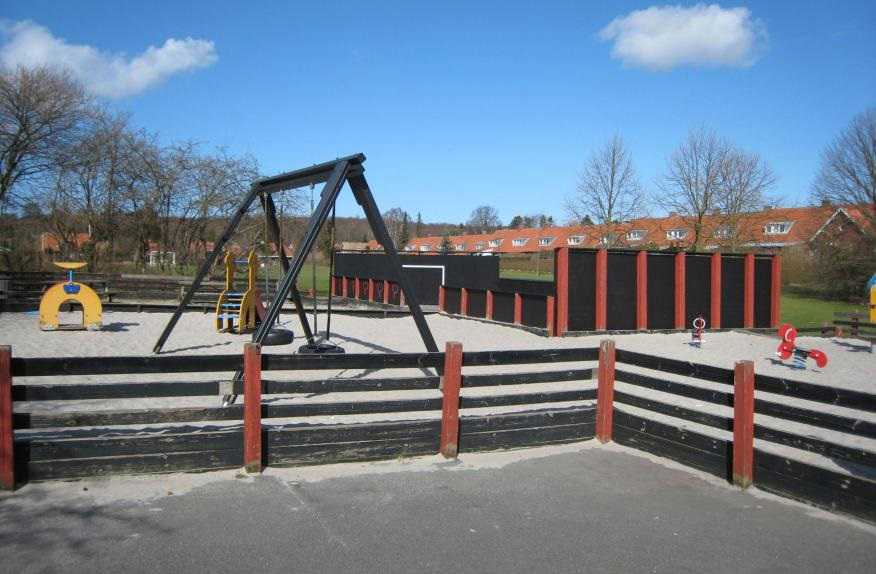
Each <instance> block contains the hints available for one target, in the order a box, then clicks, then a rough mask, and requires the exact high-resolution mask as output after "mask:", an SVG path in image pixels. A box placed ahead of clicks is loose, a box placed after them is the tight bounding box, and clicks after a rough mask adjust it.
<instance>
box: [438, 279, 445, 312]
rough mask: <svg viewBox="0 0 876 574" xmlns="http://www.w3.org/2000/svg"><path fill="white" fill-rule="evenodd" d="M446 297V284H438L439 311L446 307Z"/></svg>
mask: <svg viewBox="0 0 876 574" xmlns="http://www.w3.org/2000/svg"><path fill="white" fill-rule="evenodd" d="M444 297H445V294H444V285H439V286H438V310H439V311H444V310H445V309H444Z"/></svg>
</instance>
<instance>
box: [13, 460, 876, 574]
mask: <svg viewBox="0 0 876 574" xmlns="http://www.w3.org/2000/svg"><path fill="white" fill-rule="evenodd" d="M397 464H398V472H385V471H384V472H381V473H365V474H359V475H353V476H340V477H336V478H327V479H324V480H319V481H299V480H294V478H292V477H294V476H295V475H294V473H285V474H282V473H281V474H276V475H274V474H269V475H265V476H260V477H258V478H255V479H238V478H234V477H233V476H231V477H228V475H226V478H223V479H221V480H215V481H207V482H206V483H205V484H203V485H201V486H198V487H196V488H193V489H191V490H189V491H187V492H185V493H183V494H173V495H170V494H167V495H165V496H161V497H157V498H152V499H149V500H145V501H139V502H135V501H131V500H122V499H119V500H101V501H95V500H94V499H93V498H92V497H91V493H90V492H89V491H85V490H83V489H85V488H88V485H89V484H91V489H92V490H93V489H95V488H96V486H95V485H98V486H97V487H99V484H100V483H99V482H95V483H88V482H80V483H69V484H68V485H64V488H67V489H75V490H76V491H77V492H80V491H81V495H77V496H63V497H57V499H56V498H55V494H53V493H55V492H57V491H58V489H57V488H55V489H44V488H41V487H39V485H28V486H26V487H24V488H22V489H21V490H19V491H17V492H16V493H14V494H12V495H4V496H3V497H2V498H0V572H3V573H6V572H8V573H15V574H24V573H29V572H64V573H76V572H88V573H92V574H93V573H99V572H126V573H129V572H130V573H137V572H149V573H164V572H167V573H175V574H180V573H185V572H210V573H223V572H250V573H262V572H265V573H268V572H284V573H296V574H297V573H302V572H405V573H407V572H453V573H458V572H527V573H533V572H673V573H676V572H795V573H800V572H831V573H838V572H874V571H876V535H874V529H873V528H872V527H860V526H856V524H855V523H854V522H852V521H848V520H845V519H836V518H830V517H828V518H825V516H824V513H818V512H813V511H812V510H810V509H808V508H806V507H802V506H800V505H794V504H787V503H784V502H782V501H780V500H774V499H771V498H769V497H759V496H754V495H752V494H750V493H746V492H742V491H739V490H736V489H733V488H731V487H727V486H721V485H719V484H715V483H714V482H713V481H708V480H704V479H702V478H701V477H700V476H698V475H696V474H694V473H690V472H687V471H685V470H683V469H676V468H671V467H666V466H664V465H662V464H657V463H655V462H654V461H652V460H649V459H647V458H643V457H641V456H637V455H635V454H631V453H629V452H626V451H625V450H624V449H622V448H619V447H614V448H591V449H588V450H585V451H582V452H563V453H561V454H554V455H550V456H546V457H542V458H533V459H524V460H520V461H518V462H513V463H511V464H507V465H505V466H503V467H501V468H473V469H460V468H459V467H455V466H454V465H453V463H447V464H444V465H441V464H438V463H436V464H435V465H433V467H432V468H431V469H430V470H429V471H423V470H422V469H419V470H406V467H405V465H404V464H403V463H401V462H398V463H397ZM113 480H116V481H125V480H132V479H125V478H116V479H113ZM167 480H168V487H170V486H171V484H172V480H173V479H172V478H168V479H167ZM169 492H170V491H169Z"/></svg>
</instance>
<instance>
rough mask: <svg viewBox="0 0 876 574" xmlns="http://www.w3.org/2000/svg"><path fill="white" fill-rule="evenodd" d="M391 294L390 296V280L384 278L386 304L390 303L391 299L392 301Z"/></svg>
mask: <svg viewBox="0 0 876 574" xmlns="http://www.w3.org/2000/svg"><path fill="white" fill-rule="evenodd" d="M389 296H390V286H389V280H387V279H384V280H383V304H384V305H389V301H390V298H389Z"/></svg>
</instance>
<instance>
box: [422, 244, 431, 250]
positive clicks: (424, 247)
mask: <svg viewBox="0 0 876 574" xmlns="http://www.w3.org/2000/svg"><path fill="white" fill-rule="evenodd" d="M420 251H429V246H428V245H426V244H423V245H420Z"/></svg>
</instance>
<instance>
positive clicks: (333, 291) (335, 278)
mask: <svg viewBox="0 0 876 574" xmlns="http://www.w3.org/2000/svg"><path fill="white" fill-rule="evenodd" d="M337 279H338V278H337V277H335V276H334V275H332V285H331V287H329V289H330V290H331V293H332V295H337V290H336V288H335V287H336V285H337Z"/></svg>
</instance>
